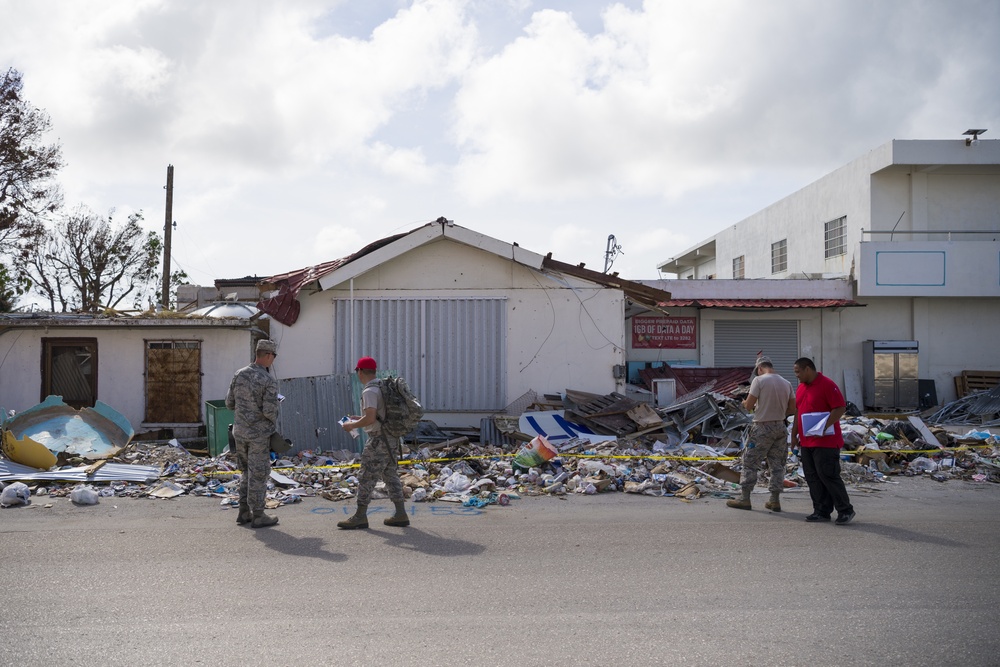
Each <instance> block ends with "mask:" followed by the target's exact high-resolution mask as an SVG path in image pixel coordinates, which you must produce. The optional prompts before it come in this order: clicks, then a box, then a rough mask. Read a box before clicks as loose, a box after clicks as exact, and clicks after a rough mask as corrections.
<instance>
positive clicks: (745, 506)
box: [726, 498, 753, 510]
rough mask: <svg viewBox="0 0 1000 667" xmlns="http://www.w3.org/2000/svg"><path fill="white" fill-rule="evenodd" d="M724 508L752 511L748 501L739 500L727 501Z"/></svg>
mask: <svg viewBox="0 0 1000 667" xmlns="http://www.w3.org/2000/svg"><path fill="white" fill-rule="evenodd" d="M726 507H732V508H734V509H738V510H752V509H753V506H752V505H751V504H750V499H749V498H746V499H743V498H739V499H736V500H727V501H726Z"/></svg>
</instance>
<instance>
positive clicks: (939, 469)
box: [0, 390, 1000, 508]
mask: <svg viewBox="0 0 1000 667" xmlns="http://www.w3.org/2000/svg"><path fill="white" fill-rule="evenodd" d="M990 393H991V392H981V393H980V394H976V395H973V396H970V397H967V398H975V396H980V397H982V395H990ZM525 398H527V399H528V400H521V399H519V400H520V401H521V403H522V405H520V406H512V407H509V408H508V409H507V410H505V411H504V413H503V414H500V415H497V416H495V417H494V418H492V419H490V420H489V421H490V425H489V428H488V429H484V431H483V432H484V433H486V432H490V433H499V434H502V435H503V438H502V439H501V440H502V441H501V442H496V443H493V442H477V441H476V438H474V437H469V436H468V435H458V436H457V437H456V432H454V431H449V430H448V429H440V428H438V427H437V426H436V425H434V424H433V423H430V424H429V425H428V426H426V427H424V429H423V431H422V433H423V435H422V436H420V435H419V434H418V437H416V438H414V442H412V443H408V444H407V445H406V447H407V449H408V450H409V452H408V454H407V455H406V457H405V458H404V459H403V460H402V461H401V462H400V477H401V481H402V483H403V485H404V493H405V495H406V497H407V498H408V499H409V500H410V501H411V502H452V503H461V504H463V505H464V506H468V507H486V506H489V505H500V506H502V505H506V504H508V503H510V502H512V501H516V500H519V499H522V498H526V497H535V496H560V497H571V496H574V495H593V494H598V493H628V494H633V495H645V496H652V497H657V498H669V499H675V500H679V501H683V502H691V501H694V500H698V499H702V500H704V501H707V502H712V501H713V500H714V499H727V498H732V497H734V496H735V495H736V493H738V489H739V486H738V485H739V467H740V464H739V452H740V450H739V448H740V442H741V439H742V435H743V432H744V430H745V428H746V427H747V426H748V425H749V423H750V419H751V418H750V415H749V414H747V413H746V412H745V411H744V410H743V408H742V406H741V405H740V404H739V403H738V402H737V401H736V400H734V399H733V398H732V397H731V396H727V395H723V394H717V393H713V392H710V391H707V390H699V391H695V392H688V393H687V394H685V395H684V396H682V400H679V401H677V402H675V403H674V404H672V405H670V406H667V407H663V408H654V407H652V406H651V405H649V404H646V403H641V402H636V401H635V400H634V399H628V398H625V397H624V396H621V395H619V394H610V395H608V396H605V397H594V395H592V394H584V393H582V392H570V391H567V392H566V394H565V395H564V396H551V395H549V396H544V397H538V396H537V395H534V394H533V393H532V396H530V397H528V396H527V395H526V397H522V399H525ZM980 400H983V399H982V398H981V399H980ZM988 400H992V398H990V399H988ZM984 404H987V405H988V402H985V403H984ZM976 405H980V404H978V403H977V404H976ZM945 407H948V406H945ZM517 410H522V411H521V412H520V413H518V414H512V413H514V412H516V411H517ZM939 412H940V411H939ZM950 414H955V413H954V412H952V413H950ZM977 414H978V413H977ZM574 420H580V421H582V422H586V423H579V422H578V421H574ZM927 420H928V423H925V422H924V421H923V420H921V419H920V418H918V417H915V416H912V415H911V416H909V417H908V418H906V419H901V420H892V421H884V420H881V419H878V418H872V417H864V416H860V417H849V418H845V419H842V420H841V427H842V430H843V433H844V440H845V449H844V450H843V452H842V454H843V456H842V458H843V459H844V460H843V462H842V466H841V467H842V475H843V477H844V479H845V481H847V482H848V483H851V484H854V485H863V484H865V485H871V484H880V483H886V482H889V481H891V479H892V477H893V476H897V475H905V476H918V475H919V476H924V477H928V478H929V479H931V480H934V481H938V482H946V481H948V480H954V479H961V480H967V481H972V482H994V483H1000V436H998V435H994V434H993V433H992V432H991V431H989V430H988V429H986V428H984V427H983V426H982V425H979V424H976V425H975V426H974V428H971V429H969V430H968V431H966V432H964V433H953V432H952V431H950V430H948V429H946V428H943V427H942V426H941V425H939V424H937V423H935V421H934V418H933V416H932V417H928V418H927ZM546 429H552V430H553V432H552V433H550V432H548V431H547V430H546ZM481 439H483V440H485V438H481ZM359 458H360V455H359V454H356V453H353V452H349V451H346V450H343V451H335V452H311V451H302V452H299V453H297V454H294V455H289V454H288V453H286V454H285V455H282V456H280V457H279V456H278V455H275V454H272V459H273V460H272V472H271V475H270V478H269V479H268V488H267V507H268V508H274V507H278V506H280V505H284V504H291V503H297V502H301V500H302V498H303V497H312V496H319V497H320V498H323V499H325V500H328V501H331V502H350V501H352V500H353V499H354V497H355V492H356V489H357V483H358V480H357V477H356V473H357V469H358V467H359ZM70 463H75V464H76V465H65V466H62V467H59V468H55V467H54V468H52V469H49V470H39V469H36V468H31V467H29V466H24V465H21V464H18V463H14V462H12V461H9V460H7V459H3V458H0V484H2V485H4V486H7V485H8V484H10V485H11V486H12V485H13V483H17V484H21V485H22V486H27V488H28V490H30V492H31V494H32V495H37V496H45V495H48V496H51V497H66V496H69V497H70V498H74V502H77V503H78V504H81V503H79V501H78V500H76V499H75V498H82V497H83V496H84V495H86V496H87V498H88V499H90V498H93V499H94V500H95V501H96V500H97V498H98V497H111V496H119V497H137V498H139V497H143V498H152V499H158V500H163V501H171V500H172V499H177V498H179V497H182V496H192V495H193V496H207V497H214V498H218V499H219V502H220V505H221V506H222V507H224V508H231V507H233V506H234V505H235V504H236V499H237V487H238V484H239V475H240V472H239V471H238V469H237V465H236V460H235V456H233V455H231V454H230V453H229V451H228V450H224V451H223V453H222V454H220V455H218V456H215V457H200V456H195V455H193V454H192V453H191V452H189V451H188V450H187V449H185V448H184V447H183V446H182V445H181V444H180V443H179V442H178V441H176V440H171V441H169V442H166V443H148V442H138V441H132V442H130V443H129V444H128V445H127V446H125V447H121V448H118V449H117V450H116V451H115V453H114V454H113V455H111V456H108V457H107V458H106V459H102V460H100V461H97V462H93V461H89V462H88V461H86V460H83V459H76V460H75V461H73V460H71V461H70ZM25 483H27V484H25ZM767 483H768V474H767V471H766V470H764V471H760V474H759V481H758V488H759V489H764V488H766V486H767ZM785 484H786V487H788V488H793V487H796V486H804V485H805V480H804V478H803V474H802V470H801V466H800V464H799V461H798V458H797V456H795V454H794V453H793V454H791V455H790V456H789V459H788V467H787V472H786V479H785ZM83 489H90V491H92V492H95V495H93V496H91V495H90V494H87V493H84V492H83ZM13 493H14V492H10V495H11V496H12V497H13ZM74 494H75V497H74ZM374 497H375V498H386V497H387V493H386V491H385V488H384V486H383V485H382V484H379V485H378V486H377V487H376V489H375V492H374Z"/></svg>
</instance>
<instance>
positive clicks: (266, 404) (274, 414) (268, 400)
mask: <svg viewBox="0 0 1000 667" xmlns="http://www.w3.org/2000/svg"><path fill="white" fill-rule="evenodd" d="M260 411H261V413H263V415H264V418H265V419H267V420H269V421H270V422H271V423H272V424H273V425H274V426H275V427H277V425H278V383H277V382H274V383H271V384H268V385H266V386H265V387H264V396H263V400H261V410H260Z"/></svg>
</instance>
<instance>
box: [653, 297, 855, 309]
mask: <svg viewBox="0 0 1000 667" xmlns="http://www.w3.org/2000/svg"><path fill="white" fill-rule="evenodd" d="M658 305H659V306H660V307H661V308H689V307H693V308H741V309H785V308H849V307H853V306H859V307H863V306H864V305H865V304H863V303H858V302H857V301H854V300H852V299H670V300H668V301H662V302H660V303H659V304H658Z"/></svg>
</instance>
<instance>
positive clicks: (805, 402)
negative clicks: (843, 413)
mask: <svg viewBox="0 0 1000 667" xmlns="http://www.w3.org/2000/svg"><path fill="white" fill-rule="evenodd" d="M846 405H847V402H846V401H845V400H844V395H843V394H841V393H840V387H838V386H837V383H836V382H834V381H833V380H831V379H830V378H828V377H826V376H825V375H823V374H822V373H816V379H815V380H813V381H812V382H811V383H810V384H806V383H805V382H800V383H799V388H798V389H796V390H795V426H796V431H797V433H798V434H799V442H800V443H801V444H802V446H803V447H830V448H832V449H840V448H842V447H843V446H844V436H843V435H842V434H841V432H840V420H837V421H836V422H834V424H833V430H834V433H833V434H832V435H804V434H805V429H803V428H802V414H803V413H805V412H830V411H832V410H835V409H837V408H842V407H844V406H846ZM828 426H829V425H828Z"/></svg>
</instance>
